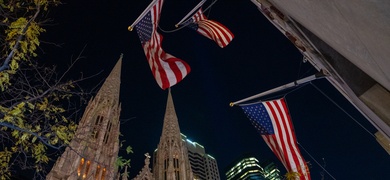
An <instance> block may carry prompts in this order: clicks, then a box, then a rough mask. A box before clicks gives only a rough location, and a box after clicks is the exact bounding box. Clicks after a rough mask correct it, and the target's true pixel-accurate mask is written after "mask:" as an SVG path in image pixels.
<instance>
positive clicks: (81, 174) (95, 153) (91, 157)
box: [46, 55, 126, 180]
mask: <svg viewBox="0 0 390 180" xmlns="http://www.w3.org/2000/svg"><path fill="white" fill-rule="evenodd" d="M121 65H122V55H121V57H120V58H119V60H118V62H117V63H116V65H115V67H114V68H113V70H112V71H111V73H110V75H109V76H108V77H107V79H106V80H105V82H104V84H103V85H102V87H101V88H100V90H99V91H98V93H97V94H96V96H95V98H92V99H91V100H90V101H89V103H88V105H87V107H86V109H85V112H84V114H83V117H82V118H81V120H80V122H79V125H78V128H77V131H76V133H75V136H74V138H73V140H72V141H71V142H70V144H69V146H68V147H67V148H66V149H65V152H64V153H63V154H62V155H61V157H59V158H58V159H57V162H56V163H55V164H54V166H53V168H52V170H51V171H50V172H49V174H48V175H47V177H46V179H47V180H76V179H83V180H84V179H85V180H92V179H93V180H109V179H119V175H118V173H117V172H118V170H117V167H116V164H115V163H116V160H117V157H118V151H119V132H120V130H119V125H120V122H119V115H120V112H121V105H120V102H119V90H120V74H121ZM123 179H126V177H123Z"/></svg>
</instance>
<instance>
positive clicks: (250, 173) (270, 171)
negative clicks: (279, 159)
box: [225, 157, 281, 180]
mask: <svg viewBox="0 0 390 180" xmlns="http://www.w3.org/2000/svg"><path fill="white" fill-rule="evenodd" d="M260 164H261V165H262V166H261V165H260ZM225 175H226V179H227V180H281V178H280V173H279V170H278V169H277V167H276V166H275V164H273V163H272V162H269V161H268V162H264V163H259V161H258V160H257V159H256V158H255V157H246V158H243V159H240V160H238V161H237V163H235V164H233V165H232V166H231V167H230V169H229V170H228V171H226V173H225Z"/></svg>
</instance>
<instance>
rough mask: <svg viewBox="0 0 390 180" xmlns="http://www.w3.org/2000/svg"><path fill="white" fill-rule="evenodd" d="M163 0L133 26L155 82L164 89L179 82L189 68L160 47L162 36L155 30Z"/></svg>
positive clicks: (159, 0)
mask: <svg viewBox="0 0 390 180" xmlns="http://www.w3.org/2000/svg"><path fill="white" fill-rule="evenodd" d="M163 2H164V1H163V0H158V1H157V2H156V4H155V5H154V6H152V7H151V9H150V11H149V12H148V13H147V14H146V15H145V16H144V17H143V18H142V19H141V20H140V21H139V22H138V23H137V24H136V25H135V27H136V29H137V33H138V36H139V38H140V40H141V44H142V47H143V49H144V52H145V55H146V58H147V60H148V63H149V66H150V69H151V70H152V73H153V76H154V77H155V79H156V81H157V84H158V85H159V86H160V87H161V88H162V89H166V88H169V87H171V86H173V85H175V84H177V83H178V82H180V81H181V80H182V79H183V78H184V77H185V76H186V75H187V74H188V73H190V71H191V68H190V66H189V65H188V64H187V63H186V62H184V61H183V60H181V59H179V58H176V57H174V56H172V55H170V54H168V53H166V52H165V51H164V50H163V49H162V48H161V42H162V39H163V36H162V35H160V34H159V33H158V32H157V27H158V23H159V20H160V13H161V8H162V5H163Z"/></svg>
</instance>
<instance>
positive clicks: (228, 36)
mask: <svg viewBox="0 0 390 180" xmlns="http://www.w3.org/2000/svg"><path fill="white" fill-rule="evenodd" d="M188 23H189V24H188V27H190V28H192V29H195V30H196V31H197V32H198V33H199V34H202V35H203V36H205V37H207V38H209V39H211V40H213V41H215V42H216V43H217V44H218V46H220V47H221V48H224V47H226V46H227V45H228V44H229V43H230V42H231V41H232V40H233V38H234V35H233V33H232V32H231V31H230V30H229V29H228V28H227V27H225V26H224V25H222V24H221V23H219V22H216V21H212V20H208V19H207V17H206V16H205V15H204V14H203V11H202V8H200V9H199V10H198V11H197V12H196V13H195V14H194V15H193V16H192V17H191V18H190V19H189V21H188Z"/></svg>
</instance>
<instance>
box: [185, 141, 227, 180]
mask: <svg viewBox="0 0 390 180" xmlns="http://www.w3.org/2000/svg"><path fill="white" fill-rule="evenodd" d="M182 139H183V141H184V142H185V143H186V145H187V149H188V158H189V161H190V164H191V169H192V172H193V174H194V179H207V180H219V179H221V178H220V176H219V171H218V165H217V160H216V159H215V158H214V157H212V156H210V155H209V154H206V152H205V149H204V147H203V146H202V145H200V144H199V143H197V142H193V141H191V140H189V139H188V138H187V136H185V135H184V134H182Z"/></svg>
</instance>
